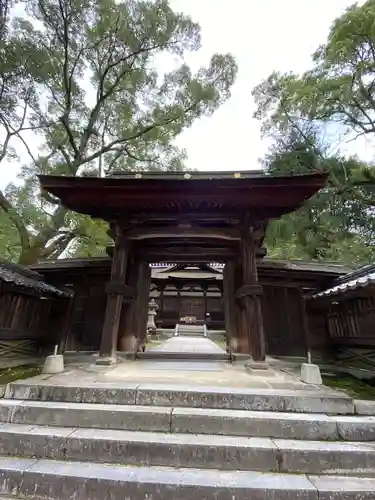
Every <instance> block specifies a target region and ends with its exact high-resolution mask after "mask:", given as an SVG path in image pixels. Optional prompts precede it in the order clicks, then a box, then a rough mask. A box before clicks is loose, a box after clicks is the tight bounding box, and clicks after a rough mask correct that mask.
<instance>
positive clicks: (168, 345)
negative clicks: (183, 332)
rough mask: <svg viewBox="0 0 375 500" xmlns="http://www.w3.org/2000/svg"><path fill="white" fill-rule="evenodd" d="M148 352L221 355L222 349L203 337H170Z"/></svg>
mask: <svg viewBox="0 0 375 500" xmlns="http://www.w3.org/2000/svg"><path fill="white" fill-rule="evenodd" d="M149 351H159V352H160V351H161V352H168V353H173V352H199V353H207V354H216V353H223V352H224V349H222V348H221V347H219V346H218V345H217V344H215V342H212V340H210V339H207V338H204V337H187V336H181V337H172V338H170V339H168V340H166V341H165V342H163V343H162V344H160V345H159V346H157V347H152V348H151V349H149Z"/></svg>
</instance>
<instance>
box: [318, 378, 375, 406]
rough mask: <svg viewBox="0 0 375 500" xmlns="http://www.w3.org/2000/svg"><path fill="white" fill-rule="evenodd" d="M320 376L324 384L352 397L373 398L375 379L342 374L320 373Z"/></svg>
mask: <svg viewBox="0 0 375 500" xmlns="http://www.w3.org/2000/svg"><path fill="white" fill-rule="evenodd" d="M322 378H323V383H324V384H325V385H328V386H329V387H332V388H333V389H338V390H341V391H343V392H346V393H347V394H348V395H349V396H350V397H352V398H355V399H368V400H375V379H371V380H366V381H365V380H360V379H358V378H356V377H353V376H351V375H344V374H342V375H340V374H338V375H336V376H334V377H332V376H329V375H322Z"/></svg>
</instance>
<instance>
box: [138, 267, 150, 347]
mask: <svg viewBox="0 0 375 500" xmlns="http://www.w3.org/2000/svg"><path fill="white" fill-rule="evenodd" d="M150 285H151V269H150V266H149V264H148V262H140V263H139V273H138V286H137V300H136V311H135V313H136V316H135V317H136V322H137V338H138V343H139V345H142V344H143V343H144V342H146V333H147V318H148V301H149V297H150Z"/></svg>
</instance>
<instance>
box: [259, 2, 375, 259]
mask: <svg viewBox="0 0 375 500" xmlns="http://www.w3.org/2000/svg"><path fill="white" fill-rule="evenodd" d="M253 97H254V99H255V102H256V106H257V108H256V112H255V117H256V118H258V119H259V120H260V121H261V122H262V131H263V133H264V134H265V135H267V136H269V137H272V138H273V139H274V141H275V147H274V149H273V150H272V151H271V152H270V154H269V155H268V157H266V158H265V160H264V164H265V167H266V168H267V169H268V170H269V171H271V172H274V173H289V172H295V173H306V172H311V171H321V170H326V171H328V172H329V181H328V187H327V189H326V190H324V191H322V192H321V193H319V194H318V195H317V196H316V197H314V199H312V200H311V201H309V202H308V203H306V205H305V206H304V207H303V208H302V209H301V210H299V211H298V212H296V213H295V214H292V215H290V216H288V217H286V218H284V219H283V220H281V221H278V222H276V223H273V224H272V225H271V227H270V229H269V234H268V241H269V245H270V250H271V252H270V253H271V254H274V255H278V254H282V255H283V256H292V257H294V256H299V257H303V258H314V259H326V260H342V261H345V262H347V263H349V264H352V265H357V264H361V263H367V262H370V261H373V260H374V257H375V255H374V244H375V239H374V230H375V227H374V222H373V221H374V207H375V187H374V186H375V184H374V181H375V168H374V165H372V164H366V163H365V162H362V161H360V160H358V159H357V158H348V157H342V156H341V155H340V154H339V153H338V152H337V151H338V150H339V149H340V148H339V147H337V142H338V141H341V142H342V141H343V140H344V139H345V138H347V139H348V140H353V139H356V138H357V137H358V136H361V135H365V136H367V137H368V138H370V139H372V138H373V137H375V136H374V134H375V0H367V1H366V2H365V3H364V4H362V5H359V4H354V5H352V6H351V7H350V8H349V9H347V11H346V12H345V13H344V14H343V15H342V16H341V17H339V18H338V19H336V20H335V21H334V22H333V24H332V26H331V29H330V32H329V35H328V39H327V42H326V43H325V44H324V45H322V46H321V47H319V48H318V49H317V50H316V52H315V53H314V54H313V58H312V68H311V69H310V70H309V71H307V72H305V73H304V74H302V75H296V74H293V73H287V74H279V73H273V74H271V75H270V76H269V77H268V78H267V79H266V80H264V81H263V82H261V83H260V84H259V85H258V86H257V87H256V88H255V89H254V90H253Z"/></svg>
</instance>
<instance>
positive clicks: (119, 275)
mask: <svg viewBox="0 0 375 500" xmlns="http://www.w3.org/2000/svg"><path fill="white" fill-rule="evenodd" d="M128 253H129V245H128V243H127V242H126V241H124V239H123V237H122V234H121V231H120V229H118V233H117V236H116V241H115V248H114V254H113V260H112V269H111V281H112V282H122V283H124V282H125V278H126V268H127V260H128ZM122 302H123V297H122V295H121V294H120V293H118V294H109V295H108V299H107V307H106V312H105V318H104V324H103V332H102V339H101V344H100V356H101V357H105V358H114V357H115V355H116V349H117V339H118V330H119V324H120V318H121V307H122Z"/></svg>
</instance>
